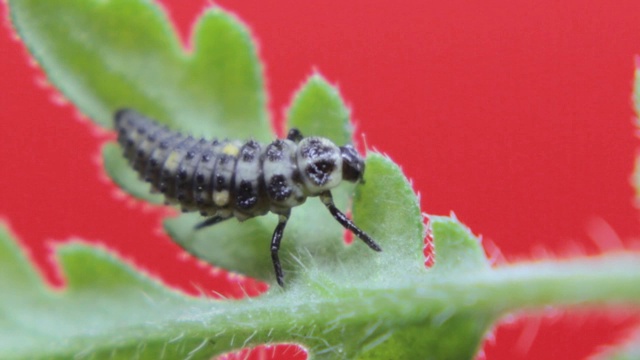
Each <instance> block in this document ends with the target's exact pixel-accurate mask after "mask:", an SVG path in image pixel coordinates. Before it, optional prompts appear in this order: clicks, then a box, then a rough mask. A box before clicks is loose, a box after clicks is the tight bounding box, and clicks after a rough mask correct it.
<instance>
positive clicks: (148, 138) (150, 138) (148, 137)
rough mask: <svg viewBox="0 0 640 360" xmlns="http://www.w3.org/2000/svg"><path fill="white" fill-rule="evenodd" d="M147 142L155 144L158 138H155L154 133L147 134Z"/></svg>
mask: <svg viewBox="0 0 640 360" xmlns="http://www.w3.org/2000/svg"><path fill="white" fill-rule="evenodd" d="M147 140H149V142H152V143H153V142H156V140H158V137H157V136H156V133H153V134H149V135H147Z"/></svg>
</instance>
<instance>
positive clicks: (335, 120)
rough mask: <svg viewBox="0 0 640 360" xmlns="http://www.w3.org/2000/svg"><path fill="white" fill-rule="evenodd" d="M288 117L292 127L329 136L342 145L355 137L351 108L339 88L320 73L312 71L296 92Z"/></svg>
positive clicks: (311, 133) (312, 134) (288, 122)
mask: <svg viewBox="0 0 640 360" xmlns="http://www.w3.org/2000/svg"><path fill="white" fill-rule="evenodd" d="M287 119H288V121H287V125H288V128H289V129H292V128H297V129H299V130H300V131H301V132H302V134H303V135H304V136H321V137H326V138H328V139H330V140H332V141H333V142H335V143H336V144H338V145H344V144H348V143H351V141H352V140H351V137H352V136H353V127H352V126H351V123H350V122H349V119H350V111H349V109H348V108H347V106H346V104H345V103H344V100H342V97H341V96H340V92H339V91H338V89H337V88H335V87H333V86H332V85H331V84H329V82H327V80H325V79H324V77H322V75H320V74H314V75H311V76H310V77H309V79H307V81H306V82H305V83H304V84H303V85H302V87H301V88H300V89H299V90H298V92H297V93H296V94H295V95H294V97H293V101H292V102H291V106H290V107H289V109H288V110H287Z"/></svg>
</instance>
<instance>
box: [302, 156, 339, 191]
mask: <svg viewBox="0 0 640 360" xmlns="http://www.w3.org/2000/svg"><path fill="white" fill-rule="evenodd" d="M335 168H336V164H335V163H334V162H333V161H331V160H322V161H317V162H315V163H311V164H310V165H309V166H307V167H306V169H305V173H306V174H307V176H308V177H309V178H310V179H311V181H313V183H314V184H316V185H318V186H322V185H324V184H326V183H327V182H328V181H329V178H330V177H331V173H332V172H333V170H334V169H335Z"/></svg>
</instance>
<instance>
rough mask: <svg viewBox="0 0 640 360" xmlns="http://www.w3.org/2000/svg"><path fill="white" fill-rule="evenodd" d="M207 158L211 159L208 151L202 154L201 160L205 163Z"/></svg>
mask: <svg viewBox="0 0 640 360" xmlns="http://www.w3.org/2000/svg"><path fill="white" fill-rule="evenodd" d="M209 160H211V154H210V153H207V154H204V155H202V160H201V161H202V162H204V163H206V162H208V161H209Z"/></svg>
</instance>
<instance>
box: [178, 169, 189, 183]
mask: <svg viewBox="0 0 640 360" xmlns="http://www.w3.org/2000/svg"><path fill="white" fill-rule="evenodd" d="M178 179H180V180H182V181H184V180H186V179H187V169H185V168H180V169H179V170H178Z"/></svg>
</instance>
